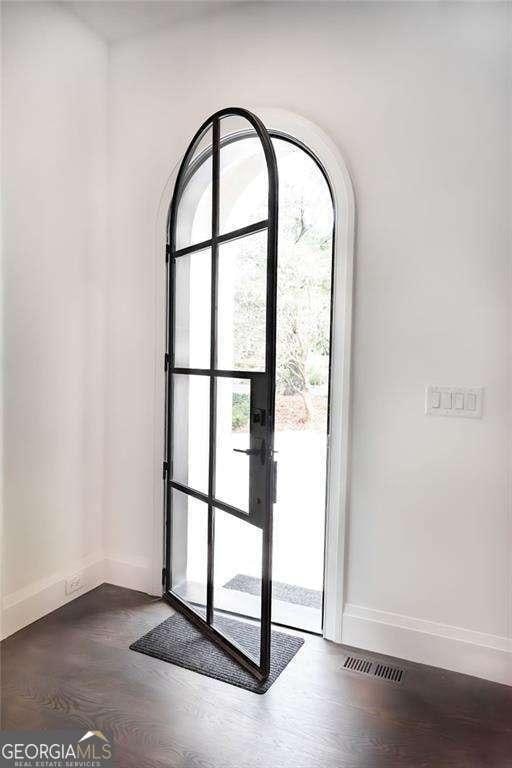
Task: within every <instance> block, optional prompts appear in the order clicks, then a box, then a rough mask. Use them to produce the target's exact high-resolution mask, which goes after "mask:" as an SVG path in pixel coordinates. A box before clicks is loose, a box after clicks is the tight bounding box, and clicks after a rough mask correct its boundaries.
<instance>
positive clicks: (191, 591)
mask: <svg viewBox="0 0 512 768" xmlns="http://www.w3.org/2000/svg"><path fill="white" fill-rule="evenodd" d="M241 168H242V174H241V170H240V169H241ZM244 168H245V170H246V173H247V175H248V178H251V179H252V180H253V181H252V182H251V185H250V190H249V195H250V200H251V203H250V206H247V205H245V206H244V208H243V209H238V208H237V205H236V203H235V201H236V200H237V199H238V196H239V186H240V184H243V183H244V179H243V169H244ZM234 169H236V172H234ZM277 229H278V179H277V164H276V158H275V153H274V149H273V146H272V142H271V140H270V137H269V135H268V133H267V131H266V129H265V127H264V125H263V124H262V123H261V121H260V120H259V119H258V118H257V117H256V116H255V115H253V114H251V113H250V112H248V111H247V110H244V109H238V108H228V109H224V110H221V111H220V112H217V113H216V114H214V115H213V116H212V117H210V118H209V119H208V120H207V121H206V122H205V123H204V124H203V125H202V126H201V128H200V129H199V130H198V132H197V133H196V135H195V136H194V138H193V140H192V142H191V144H190V146H189V148H188V150H187V152H186V154H185V157H184V159H183V162H182V164H181V166H180V170H179V173H178V177H177V180H176V185H175V189H174V194H173V199H172V203H171V207H170V211H169V221H168V246H167V250H168V297H169V301H168V352H167V355H166V373H167V425H166V459H165V463H164V475H165V480H166V566H165V596H166V598H167V599H168V600H169V602H170V603H171V604H172V605H173V606H174V607H176V608H178V609H179V610H180V611H181V612H182V613H184V614H185V615H186V616H187V617H188V618H189V619H190V620H191V621H193V622H194V623H195V624H196V625H197V626H199V627H200V628H201V629H202V630H203V631H204V632H205V633H206V634H207V635H208V636H209V637H210V639H211V640H212V642H214V643H216V644H217V645H219V646H220V647H222V648H223V649H224V650H225V651H226V652H227V653H229V654H230V655H231V656H233V657H234V658H236V659H237V660H238V661H239V662H240V663H241V664H243V665H244V666H245V667H246V668H247V669H248V670H249V671H251V672H252V673H253V674H254V675H255V676H256V677H257V678H259V679H265V678H266V677H267V676H268V674H269V671H270V638H271V593H272V586H271V571H272V506H273V500H274V485H275V478H274V474H275V462H274V400H275V362H276V360H275V359H276V319H275V318H276V281H277ZM248 318H249V320H248ZM241 340H243V343H241ZM233 556H238V557H239V558H240V559H241V560H243V564H244V566H245V568H246V569H247V567H250V568H252V573H257V575H258V578H259V580H260V582H261V590H260V594H258V595H255V596H254V606H253V609H252V610H251V616H252V617H253V618H254V619H255V620H256V621H257V623H258V632H257V633H254V631H253V632H252V633H250V634H249V635H247V633H246V632H243V631H242V632H240V631H239V630H240V626H237V624H236V620H234V619H233V618H228V617H227V616H226V611H229V605H226V594H225V593H224V594H223V595H222V600H221V599H220V593H221V591H222V586H221V584H222V571H223V561H224V562H225V560H226V558H228V557H229V558H230V560H231V562H232V559H233ZM228 595H229V591H228ZM220 606H222V610H220ZM253 626H254V623H253Z"/></svg>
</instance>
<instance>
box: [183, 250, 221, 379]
mask: <svg viewBox="0 0 512 768" xmlns="http://www.w3.org/2000/svg"><path fill="white" fill-rule="evenodd" d="M211 275H212V257H211V251H210V249H209V248H207V249H205V250H204V251H196V252H194V253H189V254H188V255H186V256H178V257H177V259H176V266H175V299H174V304H175V310H174V350H175V351H174V364H175V365H176V366H177V367H178V368H209V367H210V324H211V317H210V306H211Z"/></svg>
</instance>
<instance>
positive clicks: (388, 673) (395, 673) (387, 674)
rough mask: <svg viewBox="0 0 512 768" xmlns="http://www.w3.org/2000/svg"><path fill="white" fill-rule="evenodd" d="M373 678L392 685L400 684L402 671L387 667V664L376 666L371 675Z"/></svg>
mask: <svg viewBox="0 0 512 768" xmlns="http://www.w3.org/2000/svg"><path fill="white" fill-rule="evenodd" d="M373 674H374V675H375V677H381V678H382V679H383V680H389V681H390V682H392V683H401V682H402V677H403V676H404V673H403V670H402V669H398V668H397V667H388V666H387V664H377V665H376V666H375V671H374V673H373Z"/></svg>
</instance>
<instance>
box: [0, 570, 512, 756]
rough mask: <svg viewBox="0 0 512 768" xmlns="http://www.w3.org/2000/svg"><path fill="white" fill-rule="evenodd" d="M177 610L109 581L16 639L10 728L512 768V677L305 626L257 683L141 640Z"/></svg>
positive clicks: (124, 746)
mask: <svg viewBox="0 0 512 768" xmlns="http://www.w3.org/2000/svg"><path fill="white" fill-rule="evenodd" d="M169 615H170V609H169V607H168V606H167V605H166V604H164V603H163V602H162V601H160V600H156V599H152V598H150V597H148V596H147V595H144V594H142V593H140V592H133V591H131V590H127V589H122V588H120V587H114V586H111V585H107V584H104V585H102V586H101V587H98V589H96V590H94V591H92V592H89V593H88V594H87V595H84V596H83V597H80V598H78V599H77V600H74V601H73V602H72V603H69V604H68V605H66V606H64V607H63V608H60V609H59V610H57V611H55V612H54V613H52V614H50V615H49V616H46V617H45V618H43V619H41V620H40V621H38V622H36V623H34V624H32V625H31V626H30V627H27V628H26V629H23V630H21V631H20V632H18V633H17V634H16V635H13V636H12V637H10V638H8V639H7V640H5V641H4V642H3V643H2V645H1V662H2V669H1V672H2V688H1V705H2V706H1V727H2V729H18V730H26V729H32V728H34V729H38V728H43V729H49V728H66V727H67V728H71V727H80V728H84V730H85V729H93V730H96V729H100V730H102V731H105V733H106V734H107V735H109V736H110V737H111V738H112V740H113V743H114V748H115V765H116V766H118V767H119V768H406V767H407V768H512V688H509V687H507V686H501V685H497V684H495V683H489V682H485V681H483V680H479V679H477V678H472V677H467V676H465V675H458V674H456V673H452V672H445V671H442V670H438V669H433V668H431V667H424V666H421V665H417V664H412V663H408V662H402V661H400V662H397V661H396V660H390V663H398V664H399V665H400V666H402V667H404V668H405V670H406V678H405V680H404V682H403V683H402V684H401V685H394V684H391V683H387V682H385V681H382V680H378V679H373V678H367V677H365V676H363V675H358V674H355V673H351V672H347V671H345V670H343V669H342V665H343V662H344V660H345V657H346V654H347V649H346V648H344V647H342V646H337V645H334V644H332V643H329V642H327V641H325V640H322V639H321V638H318V637H313V636H308V635H306V636H305V639H306V642H305V644H304V646H303V647H302V649H301V650H300V651H299V653H298V654H297V656H296V657H295V658H294V659H293V661H292V662H291V663H290V665H289V666H288V667H287V668H286V669H285V671H284V672H283V674H282V675H281V677H280V678H279V679H278V680H277V682H276V683H274V685H273V686H272V688H271V689H270V690H269V692H268V693H266V694H265V695H263V696H258V695H255V694H252V693H249V692H247V691H243V690H241V689H238V688H234V687H232V686H229V685H226V684H225V683H222V682H219V681H217V680H211V679H209V678H207V677H203V676H201V675H198V674H196V673H194V672H190V671H188V670H185V669H181V668H179V667H174V666H172V665H171V664H167V663H165V662H162V661H159V660H157V659H152V658H149V657H148V656H143V655H141V654H139V653H135V652H134V651H130V650H129V648H128V646H129V645H130V643H131V642H133V641H134V640H135V639H137V638H138V637H140V636H141V635H142V634H144V633H145V632H147V631H148V630H149V629H151V628H152V627H154V626H155V625H156V624H158V623H159V622H160V621H162V620H163V619H164V618H166V617H167V616H169ZM364 655H365V656H368V657H370V658H377V657H376V656H374V655H373V654H366V653H365V654H364Z"/></svg>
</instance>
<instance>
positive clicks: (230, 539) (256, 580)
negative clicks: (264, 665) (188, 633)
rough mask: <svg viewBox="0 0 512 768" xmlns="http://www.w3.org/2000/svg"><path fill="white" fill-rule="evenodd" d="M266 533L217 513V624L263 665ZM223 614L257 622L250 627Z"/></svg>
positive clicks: (215, 610) (215, 572)
mask: <svg viewBox="0 0 512 768" xmlns="http://www.w3.org/2000/svg"><path fill="white" fill-rule="evenodd" d="M261 567H262V532H261V529H260V528H257V527H256V526H254V525H251V524H250V523H246V522H244V521H243V520H240V519H239V518H238V517H234V516H233V515H230V514H228V513H227V512H223V511H222V510H220V509H216V510H215V545H214V574H215V575H214V591H213V607H214V612H213V624H214V626H215V627H217V628H218V629H220V630H221V631H222V632H223V633H224V634H225V635H226V636H227V637H229V638H231V639H232V640H234V641H235V642H237V643H238V645H240V646H241V647H242V648H243V650H244V651H246V652H247V654H248V655H249V656H250V657H251V658H252V659H253V661H255V662H256V664H259V663H260V622H261ZM220 611H229V612H230V613H234V614H239V615H241V616H249V617H251V618H253V619H256V623H252V624H251V628H250V629H247V624H246V623H245V622H244V624H241V622H240V621H239V620H238V619H236V618H233V617H232V616H223V615H222V613H220Z"/></svg>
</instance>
